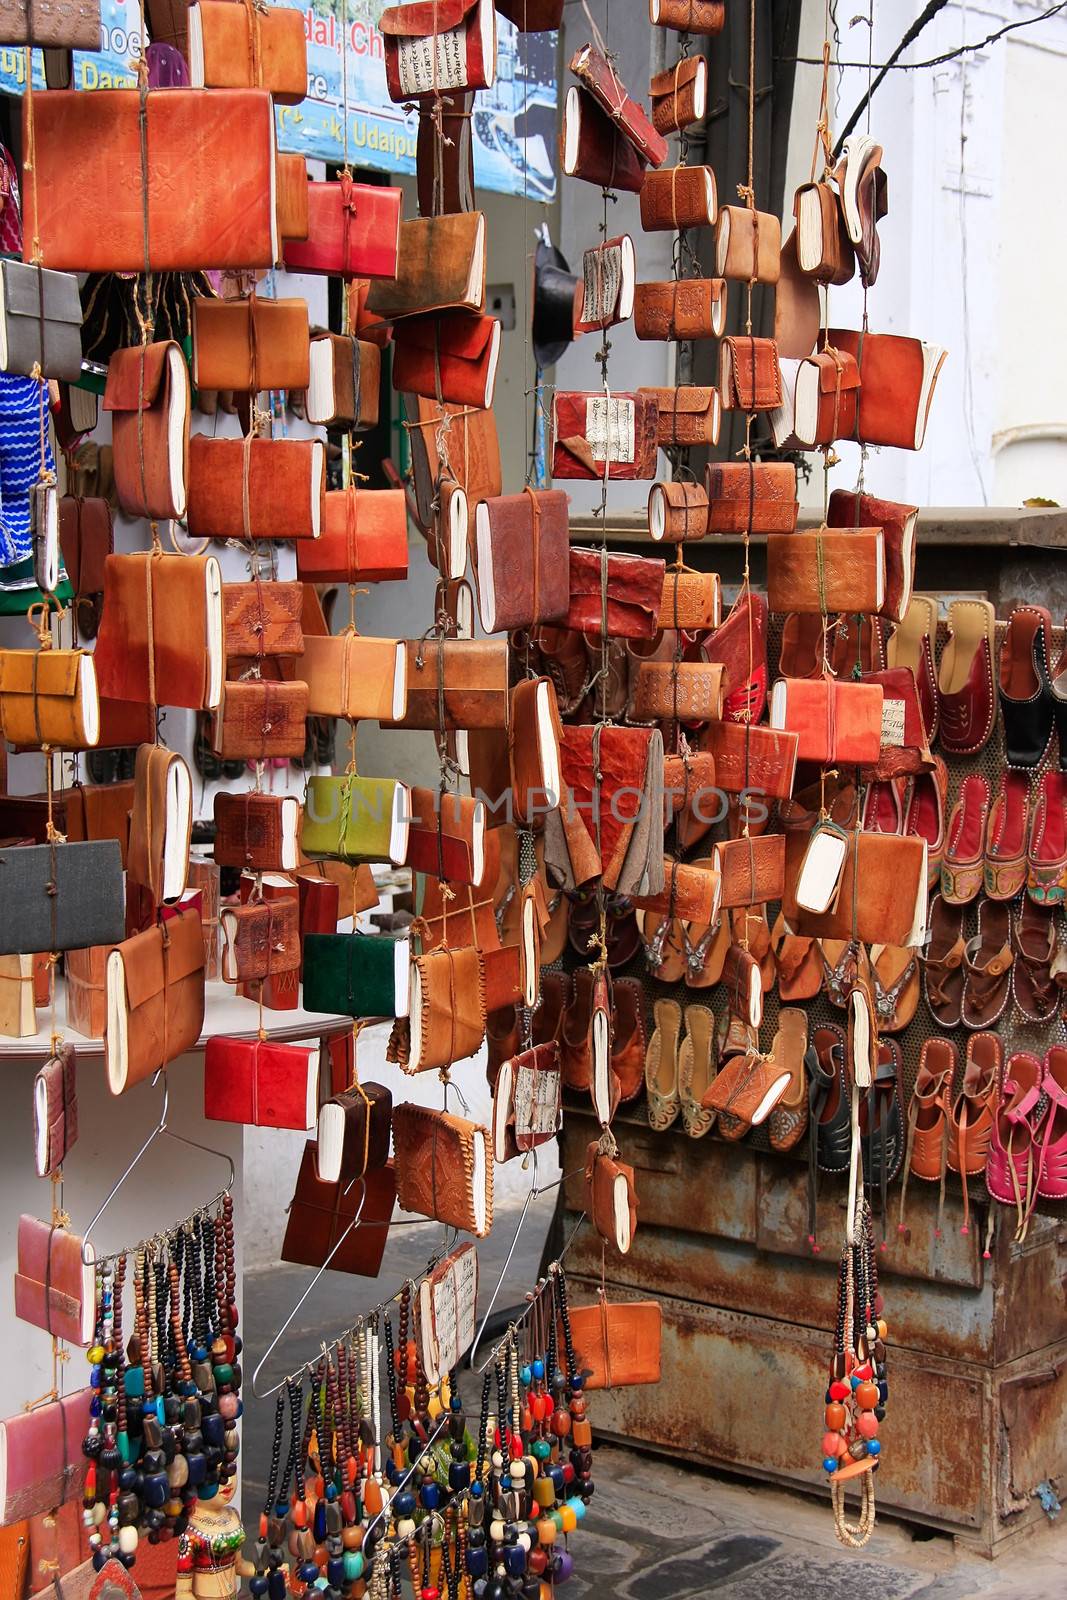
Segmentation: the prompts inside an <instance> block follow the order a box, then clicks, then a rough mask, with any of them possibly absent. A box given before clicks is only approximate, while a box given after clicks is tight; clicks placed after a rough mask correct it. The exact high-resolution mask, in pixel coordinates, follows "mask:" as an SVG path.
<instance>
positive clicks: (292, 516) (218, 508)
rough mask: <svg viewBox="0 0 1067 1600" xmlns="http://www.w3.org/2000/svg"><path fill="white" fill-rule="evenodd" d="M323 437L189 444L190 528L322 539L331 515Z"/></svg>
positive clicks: (218, 535)
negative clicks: (327, 504)
mask: <svg viewBox="0 0 1067 1600" xmlns="http://www.w3.org/2000/svg"><path fill="white" fill-rule="evenodd" d="M325 493H326V451H325V448H324V446H323V443H322V441H321V440H320V439H248V438H245V439H214V438H209V436H208V435H207V434H204V433H198V434H196V435H195V437H194V438H193V440H192V442H191V445H190V449H189V533H190V535H191V536H192V537H194V538H209V539H317V538H318V536H319V534H320V533H321V531H322V527H323V522H324V519H325V501H324V496H325Z"/></svg>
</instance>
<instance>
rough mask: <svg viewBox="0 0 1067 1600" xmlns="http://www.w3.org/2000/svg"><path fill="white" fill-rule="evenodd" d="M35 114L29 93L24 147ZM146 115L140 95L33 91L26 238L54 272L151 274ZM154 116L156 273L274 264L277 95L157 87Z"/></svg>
mask: <svg viewBox="0 0 1067 1600" xmlns="http://www.w3.org/2000/svg"><path fill="white" fill-rule="evenodd" d="M96 37H97V40H99V33H98V34H97V35H96ZM30 109H31V106H30V102H29V99H28V98H27V101H26V102H25V103H24V105H23V132H22V137H23V146H22V148H23V149H24V150H25V149H28V148H29V145H28V143H27V127H28V118H29V112H30ZM140 109H141V107H140V95H139V93H138V91H137V90H136V89H98V90H96V91H95V92H94V93H92V94H85V93H82V92H80V91H77V90H73V89H70V90H68V89H56V90H49V91H48V92H47V93H45V94H35V95H34V96H33V101H32V110H33V121H34V144H35V149H36V160H37V181H36V183H27V184H26V185H25V193H24V194H23V196H22V206H23V231H24V235H25V237H26V239H27V240H29V239H33V238H34V237H35V235H36V236H39V238H40V241H41V252H42V259H43V264H44V265H45V266H46V267H58V268H61V269H65V270H67V271H70V272H143V271H144V270H145V225H144V205H143V201H142V183H141V127H140ZM146 115H147V144H148V265H149V266H150V267H151V269H152V270H153V271H155V272H200V271H202V270H203V269H204V268H205V267H215V268H225V267H243V268H248V269H251V268H254V267H272V266H273V265H274V263H275V261H276V260H277V259H278V250H277V243H278V241H277V234H276V219H275V215H274V205H273V195H272V188H273V185H272V178H273V166H274V108H273V104H272V101H271V97H270V95H269V94H268V93H267V92H266V91H265V90H263V89H216V90H213V91H212V93H211V94H203V93H201V92H200V91H198V90H196V89H160V90H153V91H150V92H149V94H148V98H147V102H146ZM237 163H239V170H240V181H239V182H237V181H235V180H236V173H237V170H238V167H237V165H236V164H237ZM72 195H76V196H77V202H76V203H72V200H71V196H72ZM179 195H185V196H195V197H196V204H195V205H177V204H175V197H176V196H179ZM38 205H39V207H40V214H39V215H38V214H37V211H36V210H35V207H36V206H38Z"/></svg>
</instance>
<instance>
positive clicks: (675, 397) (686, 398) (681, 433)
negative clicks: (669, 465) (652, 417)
mask: <svg viewBox="0 0 1067 1600" xmlns="http://www.w3.org/2000/svg"><path fill="white" fill-rule="evenodd" d="M640 392H641V393H642V394H647V395H651V397H652V399H653V400H655V402H656V405H657V407H658V408H659V409H658V412H657V417H656V443H657V444H658V445H660V446H661V447H664V448H665V447H668V446H670V445H680V446H682V447H683V448H686V449H688V448H690V447H691V446H693V445H700V444H718V442H719V424H720V421H721V417H722V405H721V402H720V399H719V391H718V389H714V388H710V387H709V388H696V387H694V386H693V385H692V384H685V385H683V386H681V387H679V388H676V389H642V390H641V391H640Z"/></svg>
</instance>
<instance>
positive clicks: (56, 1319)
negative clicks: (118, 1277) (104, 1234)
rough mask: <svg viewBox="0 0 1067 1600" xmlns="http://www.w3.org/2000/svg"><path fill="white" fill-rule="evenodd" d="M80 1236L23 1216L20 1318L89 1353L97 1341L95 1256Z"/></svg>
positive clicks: (18, 1284)
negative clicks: (95, 1331)
mask: <svg viewBox="0 0 1067 1600" xmlns="http://www.w3.org/2000/svg"><path fill="white" fill-rule="evenodd" d="M84 1254H85V1256H86V1258H87V1259H86V1260H83V1259H82V1256H83V1244H82V1239H81V1236H80V1235H79V1234H76V1233H69V1232H67V1230H66V1229H65V1228H59V1227H56V1226H55V1225H54V1224H53V1225H51V1226H50V1225H49V1224H48V1223H47V1222H41V1221H40V1220H39V1219H38V1218H37V1217H30V1216H26V1215H23V1216H21V1217H20V1218H19V1224H18V1258H17V1266H16V1269H15V1315H16V1317H18V1318H19V1320H20V1321H22V1322H29V1323H32V1325H33V1326H34V1327H35V1328H42V1329H43V1330H44V1332H45V1333H51V1334H53V1335H54V1336H55V1338H57V1339H65V1340H66V1341H67V1343H68V1344H76V1345H80V1346H82V1348H84V1347H85V1346H86V1345H87V1344H89V1343H90V1341H91V1339H92V1336H93V1323H94V1319H95V1297H94V1293H93V1280H94V1276H95V1265H94V1261H95V1257H94V1252H93V1249H92V1246H91V1245H90V1246H89V1247H88V1249H86V1250H85V1251H84Z"/></svg>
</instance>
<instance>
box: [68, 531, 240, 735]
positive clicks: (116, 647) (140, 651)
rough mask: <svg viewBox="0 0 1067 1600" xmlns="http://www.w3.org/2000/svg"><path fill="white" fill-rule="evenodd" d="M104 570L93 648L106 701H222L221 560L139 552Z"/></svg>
mask: <svg viewBox="0 0 1067 1600" xmlns="http://www.w3.org/2000/svg"><path fill="white" fill-rule="evenodd" d="M105 572H106V579H105V585H104V610H103V615H102V616H101V619H100V634H99V637H98V638H97V641H96V649H95V651H94V652H93V660H94V662H95V663H96V676H97V683H98V685H99V688H100V694H101V698H102V699H103V700H108V699H110V700H113V701H116V702H122V701H133V702H140V703H141V704H142V705H143V704H149V705H169V706H187V707H189V708H191V709H192V710H194V711H200V710H204V709H208V710H210V709H211V708H212V707H213V706H217V705H218V703H219V699H220V697H221V694H222V674H223V668H224V665H225V662H224V656H223V620H222V576H221V573H220V571H219V564H218V562H217V561H216V559H215V557H214V556H184V555H183V556H179V555H173V556H171V555H163V554H154V553H150V552H148V553H143V554H142V553H141V552H137V553H135V554H132V555H124V556H123V555H120V556H108V558H107V564H106V568H105ZM122 742H124V743H127V744H129V743H137V740H136V739H134V740H131V739H128V738H127V739H124V740H123V741H122Z"/></svg>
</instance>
